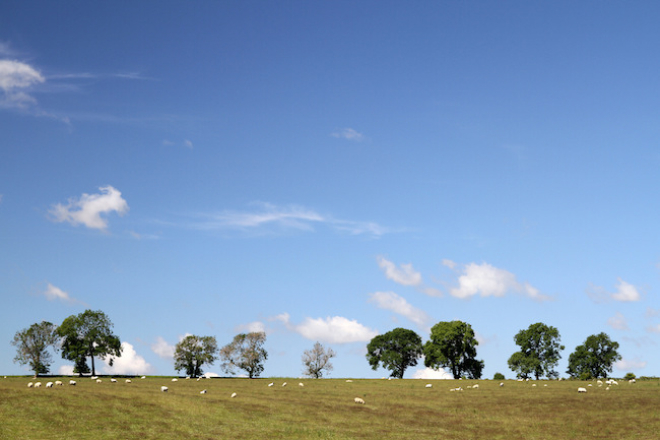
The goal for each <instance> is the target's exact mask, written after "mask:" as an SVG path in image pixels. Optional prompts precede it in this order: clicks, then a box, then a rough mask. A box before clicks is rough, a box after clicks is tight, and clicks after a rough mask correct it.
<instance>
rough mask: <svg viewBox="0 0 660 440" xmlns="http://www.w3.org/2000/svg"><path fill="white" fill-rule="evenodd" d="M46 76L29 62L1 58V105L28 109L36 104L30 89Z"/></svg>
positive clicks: (41, 81)
mask: <svg viewBox="0 0 660 440" xmlns="http://www.w3.org/2000/svg"><path fill="white" fill-rule="evenodd" d="M44 81H45V78H44V77H43V76H42V75H41V73H40V72H39V71H38V70H37V69H35V68H34V67H32V66H30V65H29V64H26V63H23V62H20V61H15V60H0V90H2V97H1V98H0V107H6V108H19V109H26V108H27V107H29V106H30V105H33V104H36V102H37V101H36V99H34V98H33V97H32V96H31V95H30V94H29V92H30V89H31V88H32V87H33V86H34V85H36V84H40V83H43V82H44Z"/></svg>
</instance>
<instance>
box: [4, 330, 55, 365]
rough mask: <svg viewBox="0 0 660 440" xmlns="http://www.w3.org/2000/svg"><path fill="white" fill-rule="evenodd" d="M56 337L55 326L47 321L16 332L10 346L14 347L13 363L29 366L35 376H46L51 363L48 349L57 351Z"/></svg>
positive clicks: (51, 359)
mask: <svg viewBox="0 0 660 440" xmlns="http://www.w3.org/2000/svg"><path fill="white" fill-rule="evenodd" d="M57 343H58V337H57V334H55V325H53V324H51V323H50V322H48V321H42V322H41V323H35V324H32V325H31V326H30V327H28V328H26V329H23V330H21V331H19V332H16V334H15V335H14V339H13V340H12V341H11V344H12V345H14V346H15V347H16V351H17V353H16V357H15V358H14V362H18V363H19V364H21V365H25V364H29V365H30V369H31V370H32V371H34V375H35V376H39V375H40V374H48V373H49V372H50V364H51V363H52V362H53V358H52V355H51V354H50V352H49V351H48V347H53V349H55V350H57Z"/></svg>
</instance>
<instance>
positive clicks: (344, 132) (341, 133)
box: [332, 128, 364, 142]
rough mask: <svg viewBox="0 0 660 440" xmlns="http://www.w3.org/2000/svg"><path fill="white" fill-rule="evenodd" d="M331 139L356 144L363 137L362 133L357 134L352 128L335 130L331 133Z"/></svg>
mask: <svg viewBox="0 0 660 440" xmlns="http://www.w3.org/2000/svg"><path fill="white" fill-rule="evenodd" d="M332 137H336V138H340V139H346V140H349V141H356V142H360V141H362V140H363V139H364V135H363V134H362V133H358V132H357V131H355V130H354V129H352V128H342V129H340V130H337V131H335V132H333V133H332Z"/></svg>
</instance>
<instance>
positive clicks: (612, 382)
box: [27, 376, 635, 405]
mask: <svg viewBox="0 0 660 440" xmlns="http://www.w3.org/2000/svg"><path fill="white" fill-rule="evenodd" d="M202 378H206V377H202ZM202 378H197V381H199V380H201V379H202ZM91 379H92V380H94V381H96V383H102V382H103V380H102V379H99V378H98V377H97V376H92V377H91ZM141 379H145V376H142V377H141ZM186 379H190V377H186ZM527 380H528V381H529V379H527ZM560 380H561V379H560ZM177 381H178V379H177V378H173V379H172V382H177ZM518 381H519V382H522V381H523V379H518ZM110 382H111V383H116V382H117V379H114V378H111V379H110ZM346 382H349V383H350V382H353V381H352V380H350V379H348V380H346ZM628 382H629V383H635V379H631V380H629V381H628ZM125 383H127V384H130V383H132V380H131V379H126V380H125ZM596 384H597V386H598V387H599V388H600V387H602V386H603V385H607V388H605V390H606V391H609V390H610V386H611V385H617V386H618V385H619V383H618V382H617V381H616V380H614V379H608V380H606V381H605V382H604V383H603V381H601V380H598V381H596ZM63 385H64V383H63V382H62V381H61V380H56V381H55V382H47V383H46V388H53V387H54V386H63ZM69 385H70V386H75V385H76V381H75V380H70V381H69ZM27 386H28V388H40V387H41V386H42V384H41V382H30V383H28V384H27ZM273 386H275V383H274V382H271V383H269V384H268V387H273ZM281 386H282V387H285V386H287V383H286V382H283V383H282V385H281ZM298 386H299V387H304V386H305V384H303V383H302V382H299V383H298ZM499 386H500V387H502V386H504V382H500V384H499ZM535 386H536V384H535V383H534V384H532V387H535ZM544 386H546V387H547V386H548V385H547V384H545V385H544ZM591 386H593V385H592V384H589V385H587V387H591ZM432 387H433V385H432V384H430V383H429V384H426V385H425V388H432ZM466 388H467V389H473V390H475V389H479V384H474V385H468V386H466ZM168 390H169V387H166V386H161V387H160V391H161V392H164V393H165V392H167V391H168ZM449 391H451V392H455V391H463V387H461V386H459V387H457V388H451V389H450V390H449ZM577 391H578V393H586V392H587V388H586V387H578V389H577ZM199 393H200V394H206V393H207V390H206V389H204V390H202V391H200V392H199ZM237 395H238V394H237V393H232V394H231V396H230V397H231V398H232V399H233V398H235V397H237ZM354 402H355V403H356V404H359V405H365V404H366V403H365V401H364V399H362V398H361V397H356V398H355V399H354Z"/></svg>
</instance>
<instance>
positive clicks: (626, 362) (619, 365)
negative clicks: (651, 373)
mask: <svg viewBox="0 0 660 440" xmlns="http://www.w3.org/2000/svg"><path fill="white" fill-rule="evenodd" d="M646 364H647V362H646V361H642V360H640V359H639V358H635V359H621V360H620V361H616V362H615V363H614V367H615V368H616V369H617V370H621V371H630V370H641V369H642V368H644V367H646Z"/></svg>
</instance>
